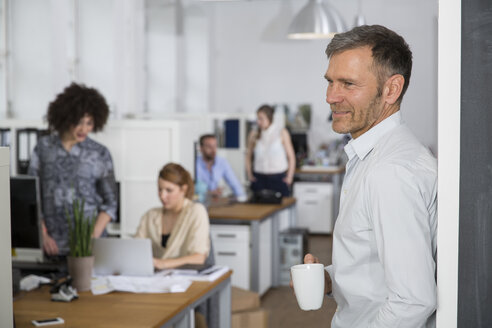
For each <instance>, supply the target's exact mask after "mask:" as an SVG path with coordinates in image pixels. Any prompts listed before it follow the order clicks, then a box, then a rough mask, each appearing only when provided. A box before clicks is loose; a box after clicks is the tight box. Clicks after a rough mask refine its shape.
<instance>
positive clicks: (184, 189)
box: [181, 184, 188, 195]
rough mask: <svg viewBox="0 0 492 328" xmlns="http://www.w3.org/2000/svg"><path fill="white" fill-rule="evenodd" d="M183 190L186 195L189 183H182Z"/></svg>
mask: <svg viewBox="0 0 492 328" xmlns="http://www.w3.org/2000/svg"><path fill="white" fill-rule="evenodd" d="M181 190H182V191H183V194H185V195H186V193H187V192H188V185H187V184H184V185H182V186H181Z"/></svg>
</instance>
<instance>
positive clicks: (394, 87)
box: [383, 74, 405, 105]
mask: <svg viewBox="0 0 492 328" xmlns="http://www.w3.org/2000/svg"><path fill="white" fill-rule="evenodd" d="M404 84H405V78H404V77H403V75H401V74H395V75H392V76H390V78H389V79H388V80H386V83H385V84H384V91H383V95H384V99H385V101H386V103H388V104H390V105H393V104H394V103H396V101H397V100H398V98H399V97H400V95H401V92H402V91H403V85H404Z"/></svg>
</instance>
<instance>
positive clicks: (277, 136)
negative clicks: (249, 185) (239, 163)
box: [253, 124, 289, 174]
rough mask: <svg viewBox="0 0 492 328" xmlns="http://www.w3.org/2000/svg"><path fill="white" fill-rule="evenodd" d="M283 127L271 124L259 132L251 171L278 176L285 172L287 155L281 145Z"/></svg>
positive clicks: (287, 165)
mask: <svg viewBox="0 0 492 328" xmlns="http://www.w3.org/2000/svg"><path fill="white" fill-rule="evenodd" d="M282 130H283V127H281V128H278V127H277V126H274V125H273V124H272V125H270V126H269V127H268V128H267V129H266V130H264V131H261V137H260V139H258V140H256V144H255V157H254V163H253V171H254V172H257V173H260V174H278V173H283V172H285V171H287V168H288V167H289V164H288V162H287V153H286V152H285V148H284V146H283V145H282V137H281V133H282Z"/></svg>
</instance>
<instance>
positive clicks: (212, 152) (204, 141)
mask: <svg viewBox="0 0 492 328" xmlns="http://www.w3.org/2000/svg"><path fill="white" fill-rule="evenodd" d="M200 151H201V153H202V156H201V157H198V158H197V160H196V175H197V176H196V178H197V181H201V182H203V183H205V184H206V185H207V188H208V191H209V192H210V193H211V194H212V196H215V197H219V196H221V195H222V188H220V187H219V182H220V181H221V180H222V179H224V180H225V181H226V182H227V184H228V185H229V187H230V188H231V189H232V191H233V192H234V195H235V196H236V197H238V198H243V197H245V196H246V194H245V192H244V189H243V186H241V183H240V182H239V180H238V179H237V178H236V175H235V174H234V171H233V170H232V168H231V166H230V165H229V163H228V162H227V160H226V159H225V158H222V157H219V156H216V155H217V138H216V137H215V136H214V135H213V134H205V135H203V136H201V137H200Z"/></svg>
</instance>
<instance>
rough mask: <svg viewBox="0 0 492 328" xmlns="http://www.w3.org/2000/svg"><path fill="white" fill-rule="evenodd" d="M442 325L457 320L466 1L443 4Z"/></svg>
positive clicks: (440, 133)
mask: <svg viewBox="0 0 492 328" xmlns="http://www.w3.org/2000/svg"><path fill="white" fill-rule="evenodd" d="M438 29H439V36H438V39H439V49H438V53H439V57H438V104H439V106H438V161H439V163H438V170H439V184H438V215H439V217H438V229H437V261H438V262H437V287H438V295H437V296H438V297H437V298H438V307H437V318H436V319H437V328H455V327H456V326H457V319H458V247H459V212H460V211H459V201H460V199H459V193H460V184H459V181H460V115H461V108H460V103H461V97H460V95H461V90H460V85H461V1H460V0H448V1H440V2H439V28H438Z"/></svg>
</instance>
